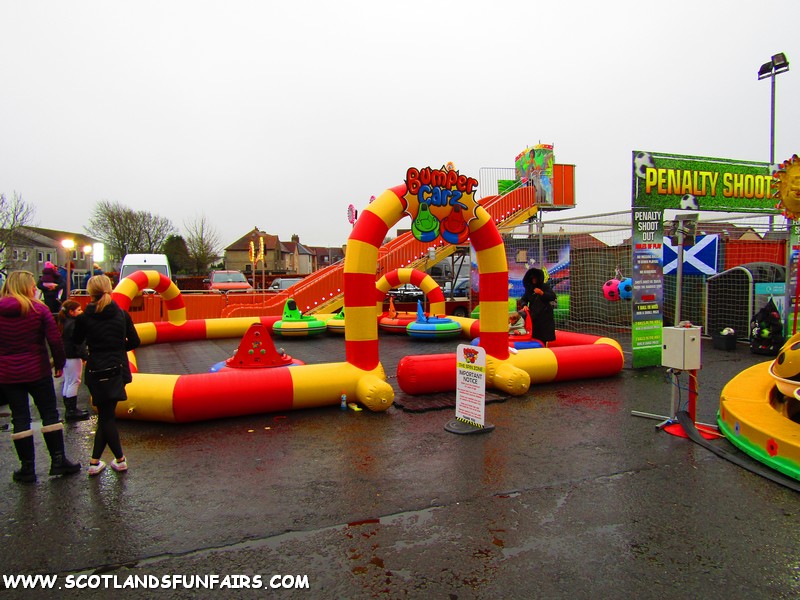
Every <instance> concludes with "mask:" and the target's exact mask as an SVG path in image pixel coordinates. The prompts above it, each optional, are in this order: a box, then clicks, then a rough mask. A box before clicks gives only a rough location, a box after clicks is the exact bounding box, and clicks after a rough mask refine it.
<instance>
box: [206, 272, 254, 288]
mask: <svg viewBox="0 0 800 600" xmlns="http://www.w3.org/2000/svg"><path fill="white" fill-rule="evenodd" d="M203 283H205V285H206V289H207V290H215V291H218V292H252V291H253V286H252V285H250V283H249V282H248V281H247V278H246V277H245V276H244V273H242V272H241V271H211V273H210V274H209V276H208V279H204V280H203Z"/></svg>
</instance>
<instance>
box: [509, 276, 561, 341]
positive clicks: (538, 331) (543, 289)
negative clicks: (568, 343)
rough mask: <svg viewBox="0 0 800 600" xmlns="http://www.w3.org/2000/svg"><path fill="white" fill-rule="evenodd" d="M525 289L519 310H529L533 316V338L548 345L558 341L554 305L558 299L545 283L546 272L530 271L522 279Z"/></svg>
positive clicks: (518, 304) (518, 305) (518, 303)
mask: <svg viewBox="0 0 800 600" xmlns="http://www.w3.org/2000/svg"><path fill="white" fill-rule="evenodd" d="M522 287H523V288H524V289H525V291H524V293H523V294H522V297H521V298H520V299H519V301H518V302H517V309H518V310H519V309H522V308H527V309H528V310H529V311H530V315H531V324H532V325H531V326H532V328H533V337H534V338H536V339H537V340H540V341H542V342H544V343H545V345H547V342H552V341H553V340H555V339H556V321H555V317H554V316H553V305H552V302H554V301H555V300H556V298H557V296H556V293H555V292H554V291H553V289H552V288H551V287H550V286H549V285H547V284H546V283H545V282H544V271H542V270H541V269H537V268H536V267H534V268H532V269H528V270H527V271H526V273H525V275H523V277H522Z"/></svg>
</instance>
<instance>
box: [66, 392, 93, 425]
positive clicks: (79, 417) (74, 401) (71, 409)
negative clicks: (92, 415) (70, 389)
mask: <svg viewBox="0 0 800 600" xmlns="http://www.w3.org/2000/svg"><path fill="white" fill-rule="evenodd" d="M64 408H66V411H65V412H64V420H65V421H85V420H86V419H88V418H89V411H86V410H82V409H80V408H78V397H77V396H72V397H66V396H65V397H64Z"/></svg>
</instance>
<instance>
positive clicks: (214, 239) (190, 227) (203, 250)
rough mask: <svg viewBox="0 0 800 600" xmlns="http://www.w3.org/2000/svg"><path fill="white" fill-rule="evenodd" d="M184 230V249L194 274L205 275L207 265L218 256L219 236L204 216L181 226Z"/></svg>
mask: <svg viewBox="0 0 800 600" xmlns="http://www.w3.org/2000/svg"><path fill="white" fill-rule="evenodd" d="M183 226H184V228H185V229H186V249H187V250H188V252H189V259H190V262H191V264H192V266H193V268H194V270H195V274H196V275H199V274H201V273H205V271H206V270H207V269H208V265H210V264H211V263H213V262H216V260H217V259H218V258H219V256H220V241H219V234H218V233H217V230H216V229H215V228H214V226H213V225H212V224H211V223H210V222H209V221H208V219H207V218H206V216H205V215H201V216H199V217H196V218H195V219H194V221H189V222H188V223H184V224H183Z"/></svg>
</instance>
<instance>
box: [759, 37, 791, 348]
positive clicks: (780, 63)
mask: <svg viewBox="0 0 800 600" xmlns="http://www.w3.org/2000/svg"><path fill="white" fill-rule="evenodd" d="M788 70H789V61H788V60H787V58H786V55H785V54H784V53H783V52H778V53H777V54H773V55H772V58H771V59H770V61H769V62H766V63H764V64H763V65H761V68H760V69H758V80H759V81H761V80H762V79H767V78H769V79H770V84H771V85H770V87H771V88H772V89H771V94H770V111H769V168H770V170H772V168H773V165H774V164H775V76H776V75H780V74H781V73H785V72H786V71H788ZM791 241H792V221H791V219H789V218H787V219H786V258H785V260H786V281H785V284H784V285H785V287H784V295H783V310H784V333H786V334H787V335H788V334H789V313H790V312H791V309H792V304H791V303H792V293H791V286H790V283H791V271H792V269H791V265H792V244H791Z"/></svg>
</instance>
